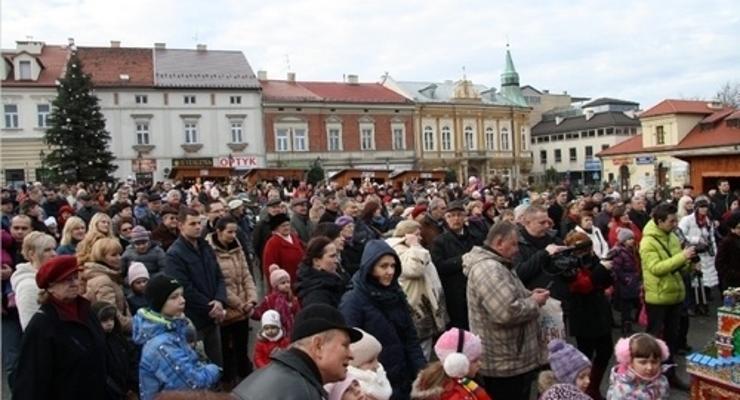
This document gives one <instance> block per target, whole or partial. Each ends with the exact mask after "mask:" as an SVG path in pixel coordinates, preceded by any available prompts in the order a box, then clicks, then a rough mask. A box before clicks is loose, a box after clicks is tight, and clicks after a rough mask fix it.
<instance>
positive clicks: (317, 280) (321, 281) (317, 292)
mask: <svg viewBox="0 0 740 400" xmlns="http://www.w3.org/2000/svg"><path fill="white" fill-rule="evenodd" d="M295 290H296V294H297V295H298V298H299V299H300V300H301V306H302V307H303V308H306V307H308V306H310V305H311V304H328V305H330V306H332V307H335V308H336V307H338V306H339V301H340V300H341V299H342V295H343V294H344V292H345V291H346V284H345V282H344V279H342V277H341V276H340V275H339V274H337V273H331V272H327V271H322V270H318V269H316V268H314V267H312V266H310V265H306V264H301V265H300V266H299V267H298V282H297V283H296V285H295Z"/></svg>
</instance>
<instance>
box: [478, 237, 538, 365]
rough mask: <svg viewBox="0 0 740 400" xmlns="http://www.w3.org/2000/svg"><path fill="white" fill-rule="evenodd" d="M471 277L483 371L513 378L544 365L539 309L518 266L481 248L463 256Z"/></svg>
mask: <svg viewBox="0 0 740 400" xmlns="http://www.w3.org/2000/svg"><path fill="white" fill-rule="evenodd" d="M463 271H464V272H465V275H466V276H467V279H468V291H467V292H468V307H469V308H470V331H471V332H473V333H475V334H476V335H478V336H480V338H481V341H482V344H483V356H482V357H481V374H482V375H483V376H488V377H509V376H514V375H520V374H523V373H526V372H529V371H532V370H534V369H536V368H538V367H539V366H540V356H541V354H542V352H541V350H540V345H539V323H538V319H539V316H540V307H539V305H538V304H537V303H536V302H535V301H534V299H532V298H531V297H530V296H531V292H530V291H529V290H528V289H527V288H525V287H524V284H523V283H522V282H521V280H519V278H518V277H517V276H516V273H515V272H514V270H513V265H512V264H511V263H510V262H509V261H507V260H505V259H504V258H503V257H501V256H499V255H498V254H496V253H494V252H493V251H492V250H490V249H487V248H483V247H479V246H476V247H474V248H473V250H471V251H470V253H468V254H466V255H465V256H463Z"/></svg>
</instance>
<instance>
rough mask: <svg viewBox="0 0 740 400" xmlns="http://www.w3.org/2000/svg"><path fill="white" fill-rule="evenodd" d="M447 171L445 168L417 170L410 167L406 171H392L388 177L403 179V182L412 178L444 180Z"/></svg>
mask: <svg viewBox="0 0 740 400" xmlns="http://www.w3.org/2000/svg"><path fill="white" fill-rule="evenodd" d="M445 174H446V173H445V171H443V170H436V171H432V170H416V169H410V170H406V171H397V172H394V173H392V174H391V175H390V176H389V177H388V178H389V179H392V180H394V181H395V180H401V181H403V182H405V181H408V180H411V179H431V180H435V181H437V180H443V179H444V178H445Z"/></svg>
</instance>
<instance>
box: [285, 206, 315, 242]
mask: <svg viewBox="0 0 740 400" xmlns="http://www.w3.org/2000/svg"><path fill="white" fill-rule="evenodd" d="M290 208H291V210H292V211H293V212H292V216H291V217H290V226H291V228H293V230H294V231H295V232H296V233H297V234H298V237H300V238H301V242H303V245H304V246H305V245H306V243H308V241H309V240H310V239H311V233H313V230H314V228H315V224H314V223H313V221H311V220H310V219H309V218H308V199H307V198H305V197H298V198H294V199H293V200H291V202H290Z"/></svg>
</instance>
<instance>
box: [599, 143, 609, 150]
mask: <svg viewBox="0 0 740 400" xmlns="http://www.w3.org/2000/svg"><path fill="white" fill-rule="evenodd" d="M608 148H609V145H608V144H602V145H601V151H604V150H606V149H608Z"/></svg>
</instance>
